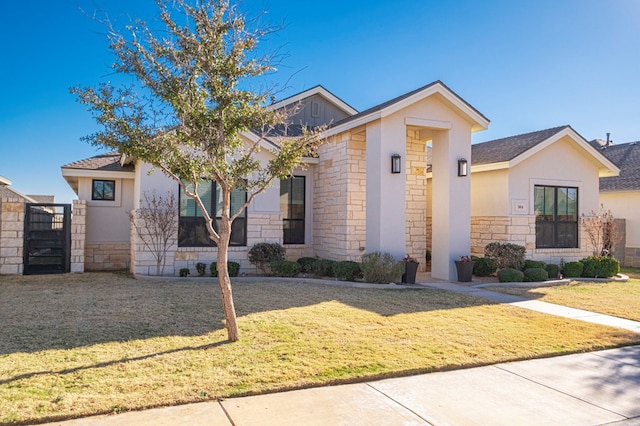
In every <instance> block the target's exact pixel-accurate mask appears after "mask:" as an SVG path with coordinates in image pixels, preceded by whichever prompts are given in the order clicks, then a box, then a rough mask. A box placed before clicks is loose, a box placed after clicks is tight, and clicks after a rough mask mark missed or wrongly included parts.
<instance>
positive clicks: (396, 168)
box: [391, 154, 401, 174]
mask: <svg viewBox="0 0 640 426" xmlns="http://www.w3.org/2000/svg"><path fill="white" fill-rule="evenodd" d="M400 171H401V164H400V156H399V155H398V154H393V155H392V156H391V173H394V174H395V173H400Z"/></svg>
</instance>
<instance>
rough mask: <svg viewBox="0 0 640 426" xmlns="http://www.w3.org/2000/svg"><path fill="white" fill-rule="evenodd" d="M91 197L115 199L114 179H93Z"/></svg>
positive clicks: (94, 198) (103, 199)
mask: <svg viewBox="0 0 640 426" xmlns="http://www.w3.org/2000/svg"><path fill="white" fill-rule="evenodd" d="M91 199H92V200H100V201H114V200H115V199H116V181H115V180H98V179H94V180H93V181H92V184H91Z"/></svg>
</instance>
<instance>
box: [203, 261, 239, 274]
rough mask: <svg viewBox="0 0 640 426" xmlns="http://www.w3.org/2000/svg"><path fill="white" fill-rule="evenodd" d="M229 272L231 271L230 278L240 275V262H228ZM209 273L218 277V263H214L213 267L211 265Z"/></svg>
mask: <svg viewBox="0 0 640 426" xmlns="http://www.w3.org/2000/svg"><path fill="white" fill-rule="evenodd" d="M227 270H228V271H229V276H230V277H237V276H238V274H239V273H240V264H239V263H238V262H234V261H233V260H230V261H228V262H227ZM209 271H211V276H212V277H217V276H218V264H217V263H216V262H212V263H211V265H209Z"/></svg>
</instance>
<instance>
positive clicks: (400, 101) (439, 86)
mask: <svg viewBox="0 0 640 426" xmlns="http://www.w3.org/2000/svg"><path fill="white" fill-rule="evenodd" d="M435 93H439V94H440V95H442V96H443V97H444V98H445V99H446V100H447V101H449V102H450V103H451V104H453V105H454V106H455V107H457V108H458V109H459V110H460V111H461V112H462V113H463V114H465V115H466V116H467V117H468V118H470V119H471V121H473V123H474V124H473V127H472V130H473V131H477V130H484V129H486V128H487V127H488V126H489V119H488V118H487V117H485V116H484V115H482V114H481V113H480V111H478V110H477V109H475V108H474V107H473V106H471V104H469V103H468V102H467V101H465V100H464V99H462V98H461V97H460V96H458V95H457V94H456V93H455V92H454V91H453V90H451V89H449V88H448V87H447V86H446V85H445V84H444V83H443V82H441V81H440V80H437V81H434V82H432V83H429V84H427V85H426V86H422V87H420V88H418V89H416V90H413V91H411V92H408V93H405V94H404V95H400V96H398V97H396V98H393V99H391V100H389V101H386V102H383V103H381V104H379V105H376V106H374V107H372V108H369V109H367V110H365V111H362V112H360V113H358V114H355V115H352V116H351V117H347V118H345V119H344V120H341V121H339V122H337V123H335V124H334V125H332V126H331V127H330V128H329V130H327V132H326V136H332V135H336V134H338V133H341V132H344V131H346V130H349V129H351V128H354V127H357V126H361V125H363V124H366V123H369V122H371V121H374V120H377V119H379V118H383V117H386V116H388V115H390V114H393V113H394V112H397V111H398V110H400V109H402V108H405V107H406V106H408V105H411V104H413V103H415V102H418V101H420V100H422V99H425V98H427V97H429V96H431V95H433V94H435Z"/></svg>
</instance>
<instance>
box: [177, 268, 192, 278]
mask: <svg viewBox="0 0 640 426" xmlns="http://www.w3.org/2000/svg"><path fill="white" fill-rule="evenodd" d="M179 274H180V276H181V277H182V278H184V277H188V276H189V275H190V274H191V272H189V268H180V272H179Z"/></svg>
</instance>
